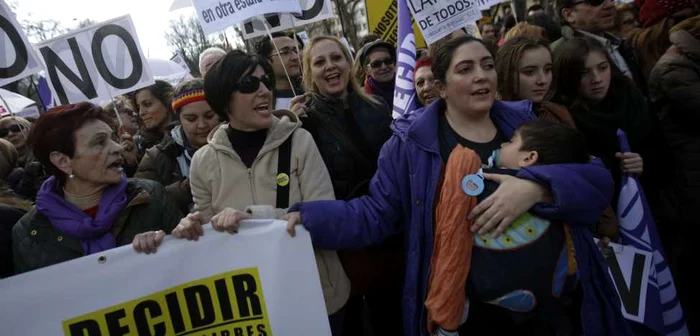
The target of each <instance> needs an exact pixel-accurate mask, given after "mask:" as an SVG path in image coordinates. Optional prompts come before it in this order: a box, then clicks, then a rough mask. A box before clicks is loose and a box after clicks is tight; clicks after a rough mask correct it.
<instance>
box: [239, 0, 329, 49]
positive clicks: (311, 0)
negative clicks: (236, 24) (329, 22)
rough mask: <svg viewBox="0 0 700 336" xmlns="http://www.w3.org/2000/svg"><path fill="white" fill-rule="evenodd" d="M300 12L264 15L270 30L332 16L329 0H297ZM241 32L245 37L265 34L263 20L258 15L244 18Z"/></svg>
mask: <svg viewBox="0 0 700 336" xmlns="http://www.w3.org/2000/svg"><path fill="white" fill-rule="evenodd" d="M298 1H299V6H300V8H301V14H288V13H273V14H267V15H264V17H265V21H266V23H267V26H268V27H269V28H270V32H272V33H274V32H278V31H283V30H287V29H293V28H296V27H301V26H303V25H307V24H310V23H314V22H318V21H322V20H326V19H330V18H333V17H334V14H333V6H332V5H331V0H298ZM240 28H241V32H242V33H243V37H244V38H246V39H250V38H254V37H258V36H264V35H267V30H266V29H265V22H262V20H261V19H260V18H259V17H254V18H251V19H249V20H246V21H245V22H243V23H242V24H241V27H240Z"/></svg>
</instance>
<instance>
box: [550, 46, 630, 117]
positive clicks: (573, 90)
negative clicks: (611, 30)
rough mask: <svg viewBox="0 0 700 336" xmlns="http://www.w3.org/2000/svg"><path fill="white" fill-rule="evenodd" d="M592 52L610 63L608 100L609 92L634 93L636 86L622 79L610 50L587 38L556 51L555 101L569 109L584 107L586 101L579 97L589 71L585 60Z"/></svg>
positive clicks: (623, 76) (624, 77)
mask: <svg viewBox="0 0 700 336" xmlns="http://www.w3.org/2000/svg"><path fill="white" fill-rule="evenodd" d="M593 52H599V53H601V54H602V55H604V56H605V58H606V59H607V61H608V63H610V72H611V76H610V77H611V78H610V86H609V88H608V94H606V96H605V99H607V98H608V97H610V94H609V93H610V92H611V91H615V92H621V91H620V90H626V89H634V84H632V82H631V81H630V79H629V78H627V77H626V76H625V75H623V74H622V73H621V72H620V70H619V69H618V68H617V66H616V65H615V63H614V62H612V60H611V59H610V55H608V52H607V50H605V48H604V47H603V46H601V45H599V44H597V43H594V42H591V41H589V40H587V39H584V38H574V39H571V40H568V41H566V42H564V43H563V44H562V45H560V46H559V47H557V49H556V50H554V62H553V65H552V75H553V77H554V82H553V87H554V90H555V91H556V94H555V95H554V101H555V102H557V103H559V104H562V105H564V106H566V107H568V108H571V107H574V108H576V107H585V106H586V104H585V101H584V100H583V99H582V97H580V96H579V89H580V87H581V79H582V78H583V73H584V70H585V69H586V58H587V57H588V55H590V54H591V53H593Z"/></svg>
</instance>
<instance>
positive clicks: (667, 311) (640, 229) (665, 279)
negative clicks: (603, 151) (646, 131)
mask: <svg viewBox="0 0 700 336" xmlns="http://www.w3.org/2000/svg"><path fill="white" fill-rule="evenodd" d="M617 136H618V138H619V139H620V151H621V152H623V153H624V152H630V151H631V149H630V145H629V143H628V142H627V136H626V135H625V132H623V131H622V130H618V131H617ZM617 217H618V219H619V221H620V242H621V243H622V244H624V245H629V246H632V247H635V248H637V249H640V250H644V251H648V252H650V253H651V254H652V269H651V271H650V272H649V284H648V286H647V297H646V302H643V303H640V304H645V313H644V316H643V318H644V320H643V321H644V325H646V326H648V327H649V328H651V329H652V330H654V331H656V332H658V333H659V334H660V335H667V336H671V335H673V336H683V335H688V328H687V327H686V324H685V317H684V316H683V309H682V308H681V304H680V301H679V300H678V297H677V295H676V286H675V285H674V283H673V278H672V277H671V270H670V269H669V267H668V264H667V263H666V259H665V257H664V251H663V248H662V247H661V239H660V238H659V233H658V232H657V231H656V223H655V222H654V218H653V217H652V214H651V210H650V209H649V204H647V200H646V197H645V196H644V192H643V191H642V188H641V185H640V184H639V180H638V179H637V177H636V176H634V175H629V174H623V176H622V181H621V183H620V199H619V201H618V204H617Z"/></svg>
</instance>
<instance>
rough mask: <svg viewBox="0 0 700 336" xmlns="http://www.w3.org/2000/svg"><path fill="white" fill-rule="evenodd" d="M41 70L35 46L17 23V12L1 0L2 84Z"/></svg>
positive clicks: (0, 54)
mask: <svg viewBox="0 0 700 336" xmlns="http://www.w3.org/2000/svg"><path fill="white" fill-rule="evenodd" d="M40 70H41V62H40V61H39V58H38V56H37V55H36V52H35V51H34V48H32V45H31V44H29V41H28V40H27V35H25V34H24V31H22V27H21V26H20V25H19V23H17V19H16V18H15V14H14V13H12V12H11V11H10V8H9V7H7V5H6V4H5V2H4V1H3V0H0V86H5V85H7V84H10V83H12V82H14V81H17V80H19V79H22V78H24V77H27V76H29V75H32V74H35V73H37V72H39V71H40Z"/></svg>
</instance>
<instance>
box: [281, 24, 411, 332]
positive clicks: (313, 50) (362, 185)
mask: <svg viewBox="0 0 700 336" xmlns="http://www.w3.org/2000/svg"><path fill="white" fill-rule="evenodd" d="M384 54H385V56H386V55H388V53H384ZM351 62H352V58H351V54H350V51H349V50H348V49H347V48H346V47H345V46H344V45H343V43H342V42H340V40H338V39H337V38H335V37H331V36H317V37H314V38H313V39H312V40H311V42H310V44H309V45H307V47H306V49H305V50H304V56H303V58H302V64H303V66H302V69H303V70H304V75H303V76H302V77H303V80H304V88H305V89H306V92H307V94H306V95H304V96H299V97H296V98H294V99H293V100H292V111H293V112H294V113H296V114H297V115H302V116H305V117H302V120H303V122H304V128H305V129H306V130H308V131H309V132H310V133H311V135H312V136H313V138H314V140H315V141H316V145H317V146H318V148H319V150H320V152H321V156H322V157H323V161H324V162H325V163H326V166H327V167H328V171H329V173H330V175H331V180H332V181H333V190H334V192H335V197H336V198H338V199H343V200H346V199H351V198H354V197H358V196H361V195H365V194H367V191H368V189H369V181H370V179H371V178H372V176H373V175H374V173H375V172H376V171H377V164H376V163H377V158H378V157H379V151H380V149H381V147H382V145H383V144H384V142H386V140H387V139H389V136H390V135H391V130H390V128H389V125H390V124H391V112H390V109H389V107H388V106H387V105H386V104H385V102H384V101H383V100H382V99H381V98H380V97H379V96H371V95H368V94H367V93H366V92H365V91H364V90H362V88H361V87H360V83H361V82H359V81H358V80H357V79H355V78H354V77H353V76H352V74H351V67H352V63H351ZM392 92H393V89H392ZM340 258H341V260H342V262H343V266H344V267H345V271H346V272H347V273H348V276H349V277H350V281H351V283H352V289H353V294H354V295H353V297H352V299H351V301H350V302H349V303H348V309H347V313H348V315H347V316H346V320H345V326H346V329H345V330H344V332H345V334H346V335H362V333H363V331H362V326H363V324H362V318H363V316H364V315H363V314H362V311H363V308H364V302H365V301H366V302H367V304H368V305H369V307H370V309H369V311H370V314H372V315H371V316H370V319H371V320H372V322H371V324H372V328H373V331H374V333H375V334H377V335H392V334H401V332H400V328H401V303H400V300H401V293H400V291H401V274H402V273H403V260H402V240H401V237H400V236H399V235H396V236H393V237H392V239H390V240H388V241H387V242H385V243H383V244H378V245H376V246H373V247H372V248H371V249H369V250H352V251H342V252H340ZM363 295H364V297H365V299H366V300H363ZM358 329H359V330H358Z"/></svg>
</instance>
